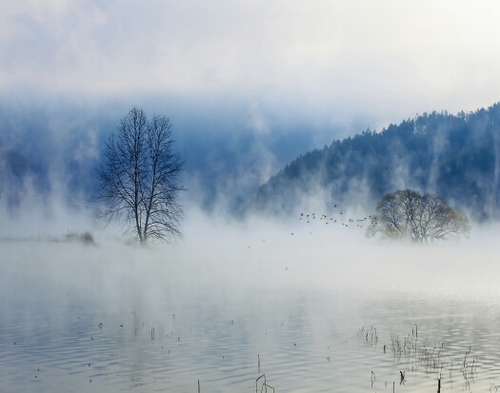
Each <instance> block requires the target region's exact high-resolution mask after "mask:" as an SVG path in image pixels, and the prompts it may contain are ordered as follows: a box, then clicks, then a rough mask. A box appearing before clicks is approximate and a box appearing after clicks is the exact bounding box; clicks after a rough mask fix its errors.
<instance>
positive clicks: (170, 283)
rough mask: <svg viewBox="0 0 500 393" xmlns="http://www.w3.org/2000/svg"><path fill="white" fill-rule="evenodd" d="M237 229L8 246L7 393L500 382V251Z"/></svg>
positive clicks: (450, 386)
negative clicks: (118, 242)
mask: <svg viewBox="0 0 500 393" xmlns="http://www.w3.org/2000/svg"><path fill="white" fill-rule="evenodd" d="M233 235H234V238H231V237H230V236H231V235H229V234H228V236H229V238H227V239H225V240H226V241H227V243H225V244H228V245H227V246H226V247H220V244H221V242H220V241H219V242H215V241H214V239H211V238H210V237H209V238H208V239H205V242H204V243H203V244H200V243H199V242H195V241H189V240H188V241H186V243H185V244H184V245H182V246H169V247H155V248H152V249H151V250H140V249H136V248H133V247H119V248H118V247H115V246H112V245H103V246H102V247H100V248H92V247H84V246H82V245H79V244H46V243H2V244H1V245H0V246H1V248H2V255H3V256H2V257H1V263H0V284H1V289H0V295H1V306H0V353H1V357H0V391H1V392H26V391H36V392H54V391H73V392H95V391H106V392H121V391H135V392H155V391H171V392H197V391H198V381H199V384H200V385H199V386H200V391H201V392H253V391H255V390H256V386H257V390H258V391H259V392H260V391H261V389H262V381H263V378H262V379H260V380H259V381H258V383H257V384H256V379H257V378H258V377H259V376H260V375H262V374H265V376H266V381H267V384H268V385H270V386H272V387H273V388H274V389H275V391H277V392H313V391H314V392H332V391H337V392H392V391H393V389H394V390H395V391H396V392H425V391H427V392H435V391H437V386H438V378H440V379H441V392H463V391H467V392H468V391H471V392H472V391H474V392H492V391H493V392H496V391H497V388H500V371H499V370H500V351H499V348H500V307H499V304H500V303H499V302H498V300H499V292H498V289H497V288H498V286H499V285H500V281H499V280H498V278H499V277H500V276H499V275H498V273H499V268H498V267H497V263H496V262H497V261H496V258H495V253H494V252H493V248H490V249H485V247H484V244H483V245H482V246H481V245H479V246H476V245H474V246H470V245H469V246H467V245H460V246H456V247H448V248H447V247H430V248H427V249H425V250H424V249H422V248H415V247H407V248H404V247H400V248H396V247H391V246H380V245H375V246H373V245H370V246H363V245H362V243H359V239H357V238H354V239H353V238H350V240H349V239H347V238H345V239H343V240H342V239H340V240H339V241H338V243H335V242H333V243H332V242H331V241H330V243H327V239H325V238H318V239H317V240H316V241H315V242H312V241H311V240H310V238H309V239H308V240H307V243H305V240H304V241H301V240H300V239H297V238H295V239H294V241H293V242H291V241H290V240H289V238H287V237H285V236H275V237H274V238H266V239H261V237H262V236H260V237H258V236H256V237H254V238H245V241H244V242H242V241H241V239H240V238H239V237H238V235H237V234H236V235H235V234H233ZM295 236H296V235H295ZM237 238H238V239H240V240H238V241H237V240H236V239H237ZM306 245H307V247H306ZM327 250H330V251H331V252H330V251H328V252H327ZM401 373H404V378H403V379H402V378H401ZM268 391H272V390H271V388H268Z"/></svg>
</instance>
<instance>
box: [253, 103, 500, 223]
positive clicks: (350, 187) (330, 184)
mask: <svg viewBox="0 0 500 393" xmlns="http://www.w3.org/2000/svg"><path fill="white" fill-rule="evenodd" d="M499 174H500V103H497V104H495V105H493V106H491V107H490V108H488V109H480V110H478V111H476V112H473V113H464V112H461V113H459V114H457V115H450V114H449V113H447V112H441V113H437V112H433V113H430V114H428V113H424V114H423V115H421V116H417V117H416V118H415V119H413V120H405V121H403V122H402V123H401V124H399V125H394V124H391V125H390V126H389V127H388V128H386V129H383V130H382V131H381V132H374V131H371V130H366V131H364V132H362V133H361V134H359V135H356V136H354V137H349V138H347V139H344V140H342V141H340V140H335V141H334V142H333V143H332V144H331V145H330V146H326V145H325V146H324V147H323V149H321V150H319V149H316V150H313V151H311V152H309V153H307V154H305V155H303V156H300V157H298V158H297V159H295V160H293V161H292V162H291V163H289V164H288V165H286V166H285V167H284V168H283V169H282V170H281V171H280V172H279V173H277V174H276V175H275V176H273V177H271V178H270V179H269V181H267V183H265V184H263V185H262V186H261V187H260V188H259V190H258V193H257V197H256V201H255V205H254V207H255V208H256V209H257V210H261V211H267V212H274V213H278V212H281V211H286V212H292V211H293V210H294V209H295V208H297V207H298V206H299V205H300V204H301V203H302V200H303V197H304V196H314V195H317V194H318V193H319V194H320V195H321V196H322V197H323V198H324V197H325V195H326V198H327V199H330V200H329V203H331V204H333V203H339V202H340V203H344V204H349V205H352V204H358V205H360V206H364V207H366V206H368V207H370V206H372V205H371V204H375V203H376V201H377V200H378V199H379V198H381V197H382V196H383V195H384V194H385V193H387V192H392V191H394V190H396V189H401V188H414V189H418V190H421V191H424V192H431V193H436V194H438V195H441V196H443V197H445V198H446V199H448V200H449V201H450V203H451V204H453V205H455V206H458V207H461V208H463V209H465V210H466V211H467V212H468V213H469V214H470V215H471V216H472V217H473V218H474V219H479V220H485V219H489V218H498V217H499V216H500V214H499V213H500V200H499ZM373 208H374V205H373Z"/></svg>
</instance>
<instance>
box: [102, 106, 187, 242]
mask: <svg viewBox="0 0 500 393" xmlns="http://www.w3.org/2000/svg"><path fill="white" fill-rule="evenodd" d="M171 128H172V125H171V123H170V120H169V119H168V118H166V117H165V116H157V115H155V116H153V118H152V119H151V120H150V121H148V120H147V118H146V115H145V114H144V112H143V111H142V110H141V109H137V108H132V110H130V112H129V114H128V116H127V117H125V118H124V119H122V120H121V122H120V125H119V126H118V128H117V134H116V135H115V134H112V135H111V136H110V137H109V139H108V141H107V142H106V145H105V151H104V157H105V164H104V165H103V166H101V168H99V169H98V170H97V177H98V179H99V181H100V184H101V190H102V191H101V195H100V198H102V199H104V200H105V202H106V203H107V205H108V208H107V209H106V211H104V212H103V217H106V218H108V219H110V220H111V219H119V220H123V225H124V227H125V228H126V229H127V230H128V231H130V232H132V233H133V234H134V235H135V237H137V238H138V239H139V241H140V243H141V244H146V243H147V242H148V240H149V239H153V240H155V239H156V240H161V241H170V240H171V239H172V238H174V237H178V236H181V235H182V233H181V231H180V225H181V222H182V218H183V211H182V207H181V206H180V205H179V203H178V199H177V198H178V193H179V191H183V190H184V188H183V186H182V185H181V183H180V179H179V178H180V174H181V172H182V170H183V162H182V160H181V158H180V156H179V154H178V153H174V152H173V151H172V147H173V144H174V140H173V139H172V131H171Z"/></svg>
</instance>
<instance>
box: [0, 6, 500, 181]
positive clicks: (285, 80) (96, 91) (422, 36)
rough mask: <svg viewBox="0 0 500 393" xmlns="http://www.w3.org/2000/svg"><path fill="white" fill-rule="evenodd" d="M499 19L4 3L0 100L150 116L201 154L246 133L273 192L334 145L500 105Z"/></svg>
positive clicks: (386, 11) (409, 12) (465, 13)
mask: <svg viewBox="0 0 500 393" xmlns="http://www.w3.org/2000/svg"><path fill="white" fill-rule="evenodd" d="M498 15H500V2H498V1H497V0H476V1H457V0H453V1H451V0H439V1H436V0H432V1H431V0H420V1H403V0H349V1H346V0H344V1H285V0H273V1H269V0H266V1H260V0H252V1H238V0H228V1H206V0H203V1H201V0H200V1H191V0H183V1H177V0H175V1H154V0H143V1H123V0H106V1H92V0H85V1H79V0H68V1H66V0H48V1H43V0H32V1H21V0H3V1H2V2H1V3H0V98H1V100H2V101H3V102H10V101H14V102H15V101H16V100H22V99H24V100H26V99H27V97H29V99H33V100H38V101H39V102H45V101H46V100H50V99H54V97H57V99H58V100H65V101H66V100H67V101H68V102H76V103H78V102H80V101H81V102H86V103H89V102H98V103H99V105H100V106H101V110H102V107H105V106H106V103H107V102H117V101H119V102H121V103H122V104H123V108H130V107H131V106H132V105H139V106H142V107H144V109H145V110H146V111H148V109H149V108H150V107H151V108H152V109H150V110H149V112H151V111H155V112H160V113H162V114H166V115H168V116H170V117H171V119H172V121H173V124H174V127H176V128H175V129H176V130H183V132H192V133H194V134H196V133H198V134H199V135H201V133H202V134H203V138H204V140H205V141H209V140H210V138H211V135H214V136H215V134H217V132H218V131H219V129H225V131H224V132H225V133H231V132H241V130H242V129H243V130H244V131H245V132H248V133H253V134H254V135H256V136H257V138H260V139H259V141H258V143H257V145H258V144H259V143H260V144H264V145H265V146H264V148H263V149H262V151H265V152H266V154H264V153H262V157H263V159H264V160H267V163H266V165H267V167H266V168H264V169H262V171H263V172H265V174H264V175H263V178H264V180H265V178H266V177H267V176H269V174H271V173H272V172H273V171H275V170H276V168H278V167H279V166H280V165H282V163H283V162H286V161H287V160H289V159H290V158H293V157H295V156H297V155H298V153H299V152H300V153H303V152H305V151H307V150H309V149H311V148H313V147H319V148H321V147H322V145H323V144H324V143H331V141H332V140H333V139H334V138H342V137H344V136H346V135H352V134H355V133H359V132H361V131H363V130H364V129H366V128H367V127H370V128H372V129H377V130H380V129H381V128H382V127H384V126H387V125H389V123H399V122H401V121H402V120H404V119H407V118H409V117H414V116H415V115H416V114H417V113H423V112H430V111H433V110H437V111H441V110H448V111H449V112H451V113H457V112H458V111H461V110H464V111H466V112H467V111H473V110H476V109H478V108H480V107H487V106H489V105H491V104H493V103H495V102H496V101H498V100H499V95H498V92H499V91H500V72H498V70H500V53H499V51H498V42H499V38H500V25H499V23H498ZM57 102H60V101H57ZM162 105H163V106H162ZM120 110H121V112H120V116H122V117H123V116H124V115H125V114H126V113H127V112H126V111H124V110H123V109H120ZM164 112H167V113H164ZM193 119H194V120H193ZM196 119H198V120H196ZM299 129H300V132H299V131H297V130H299ZM186 130H187V131H186ZM228 130H229V131H228ZM287 132H289V133H290V135H295V137H290V139H288V143H289V145H290V148H289V149H288V150H287V151H288V152H289V154H288V155H287V154H285V153H284V152H283V151H281V152H280V151H279V149H277V148H276V146H278V145H279V146H284V144H285V142H286V141H287V139H286V138H285V137H284V136H285V135H286V133H287ZM299 134H300V136H297V135H299ZM274 135H279V136H278V137H275V138H274V139H273V137H274ZM266 138H267V139H266ZM178 139H180V140H181V144H184V145H183V146H184V148H185V145H186V143H187V139H186V138H185V139H184V140H183V139H182V137H181V138H178ZM240 142H241V141H240ZM254 142H255V141H254ZM227 148H228V149H229V148H230V146H229V147H227ZM266 149H267V150H266ZM269 149H270V151H271V154H270V155H269V154H267V152H268V150H269ZM250 150H251V149H250ZM280 154H281V158H280ZM265 157H268V158H267V159H266V158H265ZM276 157H278V158H276ZM276 160H277V161H276Z"/></svg>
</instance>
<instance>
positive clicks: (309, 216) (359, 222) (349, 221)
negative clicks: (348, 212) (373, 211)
mask: <svg viewBox="0 0 500 393" xmlns="http://www.w3.org/2000/svg"><path fill="white" fill-rule="evenodd" d="M333 207H334V208H336V207H337V205H334V206H333ZM339 216H341V217H339V219H338V220H337V218H335V217H333V216H332V217H328V216H327V215H326V214H322V215H321V216H320V217H319V220H318V221H316V222H321V221H324V223H325V225H328V224H335V223H337V221H340V220H341V218H343V212H342V211H341V212H340V213H339ZM371 218H372V216H367V217H364V218H357V219H356V220H354V219H353V218H349V219H347V220H346V221H343V222H342V226H345V227H346V228H347V227H348V226H349V225H354V224H356V228H363V225H364V222H365V221H366V220H368V219H371ZM316 219H317V218H316V213H311V214H304V213H300V217H299V221H305V222H306V224H311V223H312V222H313V221H312V220H316ZM311 233H312V232H309V234H311ZM294 234H295V232H292V235H294Z"/></svg>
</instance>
